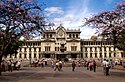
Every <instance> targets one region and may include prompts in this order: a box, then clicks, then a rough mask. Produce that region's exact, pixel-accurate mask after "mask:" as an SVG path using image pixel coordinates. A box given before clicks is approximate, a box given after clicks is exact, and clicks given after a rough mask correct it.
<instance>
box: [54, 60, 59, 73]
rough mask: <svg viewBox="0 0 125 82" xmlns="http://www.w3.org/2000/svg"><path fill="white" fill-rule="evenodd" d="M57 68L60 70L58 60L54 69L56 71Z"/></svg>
mask: <svg viewBox="0 0 125 82" xmlns="http://www.w3.org/2000/svg"><path fill="white" fill-rule="evenodd" d="M56 69H58V71H59V62H58V61H56V67H55V69H54V71H56Z"/></svg>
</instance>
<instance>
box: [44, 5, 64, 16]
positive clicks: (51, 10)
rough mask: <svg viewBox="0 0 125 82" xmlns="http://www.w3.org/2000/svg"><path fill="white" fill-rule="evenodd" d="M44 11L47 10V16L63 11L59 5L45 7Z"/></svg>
mask: <svg viewBox="0 0 125 82" xmlns="http://www.w3.org/2000/svg"><path fill="white" fill-rule="evenodd" d="M45 11H46V12H47V16H50V15H51V14H63V13H64V11H63V9H62V8H61V7H48V8H45Z"/></svg>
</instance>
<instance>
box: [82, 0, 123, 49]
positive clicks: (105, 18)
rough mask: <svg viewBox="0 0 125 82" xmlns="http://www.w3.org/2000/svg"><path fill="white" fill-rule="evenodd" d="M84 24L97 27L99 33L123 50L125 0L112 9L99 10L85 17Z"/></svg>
mask: <svg viewBox="0 0 125 82" xmlns="http://www.w3.org/2000/svg"><path fill="white" fill-rule="evenodd" d="M84 25H88V26H91V27H93V28H97V33H99V35H102V36H103V37H104V38H105V39H106V40H109V41H112V42H113V44H114V46H115V47H117V48H118V49H120V50H124V51H125V1H123V2H121V3H118V4H116V8H115V9H114V10H112V11H105V12H101V13H99V14H97V15H95V16H92V17H91V18H87V19H86V22H85V24H84Z"/></svg>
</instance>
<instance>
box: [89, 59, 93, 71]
mask: <svg viewBox="0 0 125 82" xmlns="http://www.w3.org/2000/svg"><path fill="white" fill-rule="evenodd" d="M89 69H90V71H92V70H93V62H92V61H90V63H89Z"/></svg>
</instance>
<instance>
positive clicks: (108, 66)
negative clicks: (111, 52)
mask: <svg viewBox="0 0 125 82" xmlns="http://www.w3.org/2000/svg"><path fill="white" fill-rule="evenodd" d="M105 66H106V76H107V75H109V69H110V64H109V62H108V60H106V63H105Z"/></svg>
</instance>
